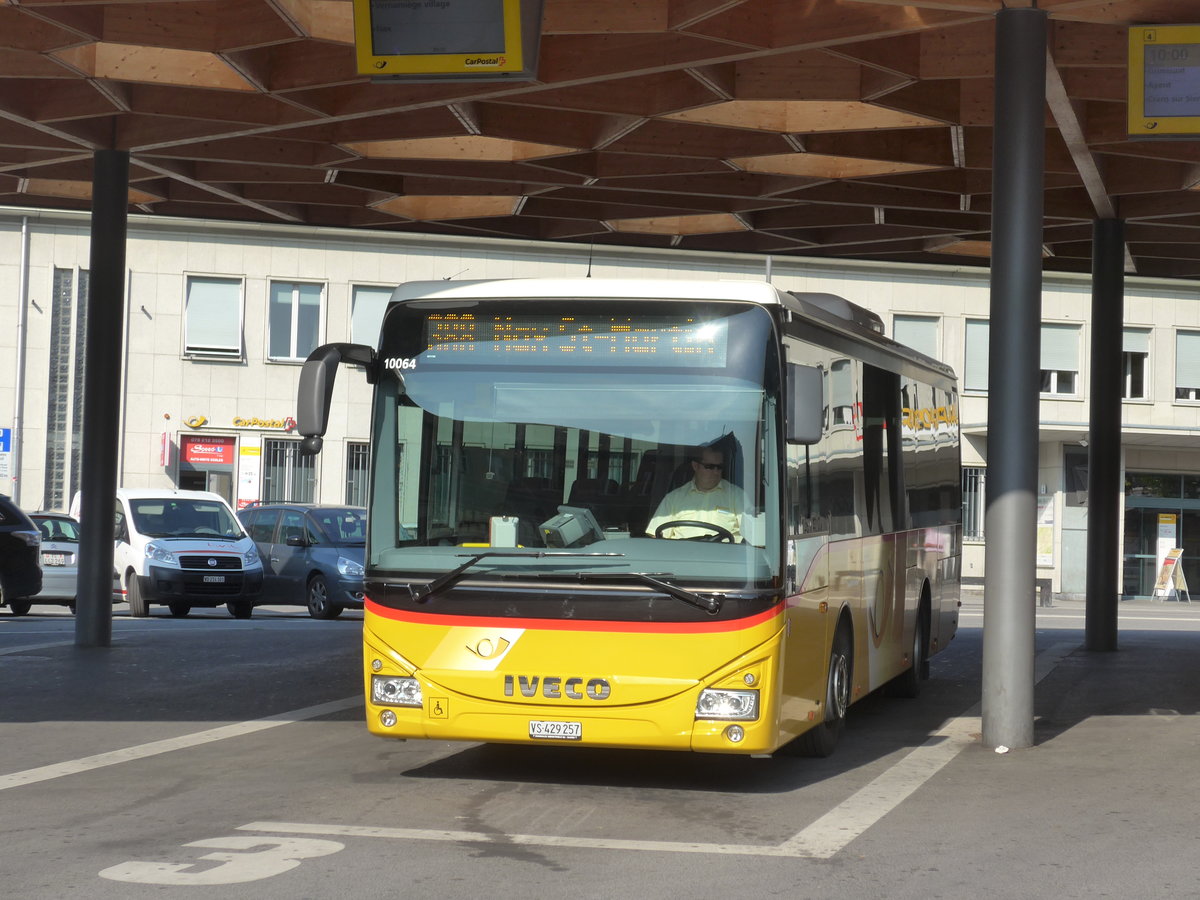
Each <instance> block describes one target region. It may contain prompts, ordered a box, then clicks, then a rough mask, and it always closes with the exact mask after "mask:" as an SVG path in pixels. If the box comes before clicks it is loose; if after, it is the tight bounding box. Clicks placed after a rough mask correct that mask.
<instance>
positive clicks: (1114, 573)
mask: <svg viewBox="0 0 1200 900" xmlns="http://www.w3.org/2000/svg"><path fill="white" fill-rule="evenodd" d="M1124 265H1125V223H1124V222H1122V221H1121V220H1120V219H1098V220H1097V221H1096V222H1094V223H1093V224H1092V328H1091V334H1092V339H1091V345H1092V346H1091V350H1092V353H1091V357H1092V364H1091V369H1092V371H1091V391H1092V398H1091V419H1090V421H1091V424H1090V425H1089V427H1088V510H1087V516H1088V530H1087V608H1086V612H1085V616H1086V618H1085V625H1084V628H1085V631H1084V635H1085V637H1084V646H1085V647H1086V648H1087V649H1088V650H1116V649H1117V605H1118V596H1119V594H1120V588H1119V585H1118V583H1117V577H1118V571H1119V568H1120V567H1119V563H1120V560H1121V531H1120V528H1121V378H1122V371H1121V347H1122V343H1121V325H1122V324H1123V323H1124V321H1125V314H1124V308H1123V303H1124V294H1125V272H1124Z"/></svg>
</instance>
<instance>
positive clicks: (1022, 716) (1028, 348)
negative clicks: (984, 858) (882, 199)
mask: <svg viewBox="0 0 1200 900" xmlns="http://www.w3.org/2000/svg"><path fill="white" fill-rule="evenodd" d="M995 68H996V75H995V77H996V93H995V96H996V104H995V113H994V115H995V128H994V130H993V138H992V140H993V147H992V154H993V166H992V271H991V313H990V316H991V325H990V329H989V332H990V337H989V353H990V369H989V372H988V422H989V423H990V427H989V428H988V492H987V512H986V518H985V520H984V528H985V531H986V533H987V550H986V555H985V558H984V564H985V566H986V571H985V573H984V601H983V602H984V610H983V614H984V620H983V702H982V710H983V742H984V744H985V745H986V746H989V747H998V746H1001V745H1004V746H1007V747H1014V748H1017V747H1028V746H1030V745H1032V744H1033V650H1034V645H1033V638H1034V585H1035V582H1036V575H1037V565H1036V564H1037V545H1036V529H1035V527H1034V526H1035V523H1036V521H1037V463H1038V458H1037V456H1038V394H1039V392H1040V387H1041V375H1040V371H1039V347H1040V344H1041V307H1042V304H1041V286H1042V212H1043V207H1042V182H1043V170H1044V166H1045V161H1044V160H1045V155H1044V154H1045V142H1046V134H1045V121H1046V114H1045V108H1046V13H1045V12H1043V11H1042V10H1038V9H1005V10H1002V11H1001V12H999V13H997V15H996V65H995Z"/></svg>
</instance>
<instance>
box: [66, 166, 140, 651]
mask: <svg viewBox="0 0 1200 900" xmlns="http://www.w3.org/2000/svg"><path fill="white" fill-rule="evenodd" d="M128 205H129V152H128V151H126V150H97V151H96V153H95V154H94V156H93V163H92V237H91V257H90V261H89V263H88V267H89V270H90V280H89V284H88V300H87V303H88V316H87V337H86V340H85V343H84V350H83V352H84V383H83V445H84V447H85V448H87V452H85V453H84V454H83V459H82V465H81V467H80V477H79V480H80V491H81V492H82V498H81V506H80V526H81V527H80V537H79V588H78V594H77V596H76V604H75V646H77V647H107V646H109V645H110V644H111V643H112V571H113V511H114V508H115V506H116V493H117V451H118V448H119V445H120V424H119V416H120V412H121V361H122V358H123V357H122V354H121V335H122V329H123V325H124V320H125V230H126V219H127V211H128Z"/></svg>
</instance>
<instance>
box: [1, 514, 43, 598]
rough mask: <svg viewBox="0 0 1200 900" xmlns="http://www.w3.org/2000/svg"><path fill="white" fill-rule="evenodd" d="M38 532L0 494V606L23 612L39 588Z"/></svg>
mask: <svg viewBox="0 0 1200 900" xmlns="http://www.w3.org/2000/svg"><path fill="white" fill-rule="evenodd" d="M41 544H42V533H41V532H40V531H38V527H37V526H36V525H34V524H33V520H32V519H30V518H29V516H27V515H25V513H23V512H21V510H20V509H19V508H18V507H17V505H16V504H15V503H13V502H12V500H11V499H10V498H9V497H7V496H5V495H4V494H0V606H7V607H8V609H9V610H10V611H11V612H12V614H13V615H14V616H23V615H25V613H27V612H29V608H30V607H31V606H33V600H32V599H31V598H32V597H33V596H34V595H35V594H37V593H38V592H39V591H40V590H41V589H42V562H41V559H40V557H39V550H40V548H41Z"/></svg>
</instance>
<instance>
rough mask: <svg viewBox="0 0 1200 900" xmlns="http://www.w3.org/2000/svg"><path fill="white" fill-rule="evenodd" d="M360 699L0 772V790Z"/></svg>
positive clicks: (206, 740) (345, 706) (274, 724)
mask: <svg viewBox="0 0 1200 900" xmlns="http://www.w3.org/2000/svg"><path fill="white" fill-rule="evenodd" d="M27 649H28V648H27ZM362 702H363V698H362V695H361V694H355V695H354V696H353V697H345V698H343V699H341V700H331V701H330V702H328V703H319V704H317V705H316V706H306V707H304V708H303V709H294V710H292V711H291V712H285V713H279V714H278V715H275V716H267V717H266V718H263V719H251V720H250V721H248V722H236V723H234V724H232V725H222V726H221V727H219V728H210V729H208V730H207V731H197V732H193V733H192V734H183V735H180V736H179V737H173V738H166V739H165V740H161V741H151V742H150V743H147V744H138V745H136V746H134V747H123V748H121V749H120V750H112V751H110V752H108V753H97V754H96V755H95V756H84V757H81V758H80V759H73V760H69V761H67V762H61V763H54V764H53V765H49V766H39V767H38V768H36V769H26V770H25V771H23V772H13V773H12V774H10V775H0V791H4V790H8V789H9V788H14V787H21V786H22V785H26V784H35V783H37V782H39V781H50V780H51V779H54V778H62V777H64V776H66V775H77V774H78V773H80V772H89V771H91V770H92V769H102V768H104V767H106V766H115V765H118V764H120V763H126V762H132V761H133V760H135V759H145V758H146V757H148V756H158V755H159V754H162V753H170V752H171V751H172V750H185V749H187V748H189V747H198V746H200V745H201V744H211V743H213V742H214V741H223V740H226V739H227V738H234V737H241V736H242V735H246V734H254V733H255V732H257V731H266V730H267V729H268V728H276V727H278V726H280V725H290V724H292V723H293V722H302V721H304V720H305V719H315V718H317V717H318V716H324V715H328V714H329V713H334V712H341V711H342V710H344V709H353V708H354V707H356V706H360V705H361V704H362Z"/></svg>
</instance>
